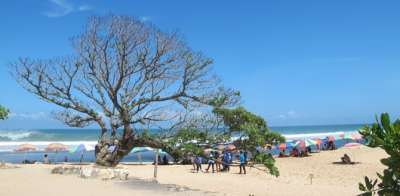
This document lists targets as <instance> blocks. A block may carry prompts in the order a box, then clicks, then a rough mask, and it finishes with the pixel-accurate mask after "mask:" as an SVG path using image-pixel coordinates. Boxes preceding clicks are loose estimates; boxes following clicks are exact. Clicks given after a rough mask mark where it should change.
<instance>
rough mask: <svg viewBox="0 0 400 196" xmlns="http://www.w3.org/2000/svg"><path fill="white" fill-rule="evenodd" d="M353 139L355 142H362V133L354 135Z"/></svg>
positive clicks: (352, 135)
mask: <svg viewBox="0 0 400 196" xmlns="http://www.w3.org/2000/svg"><path fill="white" fill-rule="evenodd" d="M351 137H352V138H353V140H361V139H362V138H363V137H362V135H361V134H360V133H357V132H356V133H352V134H351Z"/></svg>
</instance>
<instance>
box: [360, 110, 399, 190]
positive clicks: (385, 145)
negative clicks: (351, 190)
mask: <svg viewBox="0 0 400 196" xmlns="http://www.w3.org/2000/svg"><path fill="white" fill-rule="evenodd" d="M360 133H361V134H362V135H363V136H364V137H365V138H366V139H367V145H368V146H370V147H374V148H376V147H379V148H382V149H384V150H385V151H386V153H387V154H388V155H389V157H388V158H384V159H382V160H381V163H382V164H383V165H385V166H387V168H386V169H385V170H383V174H379V173H378V174H377V175H378V178H379V180H380V182H379V183H378V180H370V179H369V178H368V177H365V184H362V183H360V184H359V189H360V190H361V191H363V192H364V193H362V194H361V195H364V196H368V195H375V194H378V195H385V196H395V195H400V120H396V121H395V122H394V123H391V121H390V116H389V114H387V113H383V114H382V115H381V118H380V122H379V120H378V118H377V119H376V123H374V124H373V125H372V126H366V127H365V128H364V129H363V130H361V131H360Z"/></svg>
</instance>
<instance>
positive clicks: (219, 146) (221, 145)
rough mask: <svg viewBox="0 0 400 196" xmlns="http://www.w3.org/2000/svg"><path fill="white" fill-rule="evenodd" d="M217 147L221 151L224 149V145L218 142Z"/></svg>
mask: <svg viewBox="0 0 400 196" xmlns="http://www.w3.org/2000/svg"><path fill="white" fill-rule="evenodd" d="M217 149H218V150H219V151H223V150H224V149H225V145H223V144H220V145H218V146H217Z"/></svg>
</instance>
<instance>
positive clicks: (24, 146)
mask: <svg viewBox="0 0 400 196" xmlns="http://www.w3.org/2000/svg"><path fill="white" fill-rule="evenodd" d="M37 149H38V148H37V147H36V146H34V145H32V144H21V145H19V146H17V147H16V148H15V149H14V151H15V152H33V151H37Z"/></svg>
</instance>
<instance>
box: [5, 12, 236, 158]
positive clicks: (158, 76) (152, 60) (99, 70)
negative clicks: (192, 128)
mask: <svg viewBox="0 0 400 196" xmlns="http://www.w3.org/2000/svg"><path fill="white" fill-rule="evenodd" d="M71 41H72V45H73V48H74V51H75V52H76V53H75V55H72V56H68V57H62V58H55V59H50V60H40V59H38V60H36V59H30V58H20V59H19V60H18V61H17V62H15V63H12V64H11V67H12V74H13V75H14V77H15V78H16V79H17V81H18V82H19V84H21V85H22V86H23V87H24V88H25V89H27V90H28V91H29V92H31V93H33V94H35V95H37V96H38V97H39V98H41V99H43V100H44V101H47V102H49V103H53V104H56V105H58V106H60V107H61V108H64V110H62V111H59V112H57V113H56V118H57V119H59V120H62V121H63V122H64V123H66V124H67V125H69V126H71V127H85V126H88V125H90V124H92V123H96V124H97V125H98V126H99V127H100V129H101V135H100V137H99V142H98V145H97V146H96V163H97V164H100V165H104V166H115V165H116V164H118V163H119V161H120V160H121V159H122V158H123V157H124V156H125V155H127V154H128V153H129V152H130V151H131V149H132V148H133V147H136V146H150V147H158V148H162V147H163V143H162V142H160V141H159V140H156V139H154V138H153V139H152V138H148V137H140V135H139V134H138V131H137V127H138V125H140V124H144V125H150V124H157V122H163V121H168V122H169V123H168V125H171V124H174V123H171V122H180V121H181V120H182V119H184V117H183V116H184V115H185V114H187V112H191V111H196V110H204V107H206V106H207V105H208V104H209V103H211V102H212V100H215V97H221V96H227V95H229V94H231V93H233V91H230V90H224V89H223V88H222V87H221V85H220V83H219V80H218V79H217V78H216V77H215V76H214V75H213V74H212V71H211V69H210V66H211V64H212V60H211V59H210V58H207V57H205V56H203V55H202V54H201V53H200V52H195V51H193V50H192V49H191V48H190V47H188V46H187V45H186V43H185V42H184V41H183V40H182V39H181V37H180V36H179V35H178V34H177V33H166V32H162V31H160V30H159V29H158V28H156V27H154V26H153V25H151V24H147V23H143V22H141V21H140V20H136V19H135V18H132V17H127V16H112V15H111V16H106V17H92V18H90V20H89V22H88V24H87V26H86V28H85V30H84V32H83V33H82V34H81V35H78V36H76V37H73V38H72V39H71ZM164 125H166V124H164ZM110 146H113V147H112V148H110Z"/></svg>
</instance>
